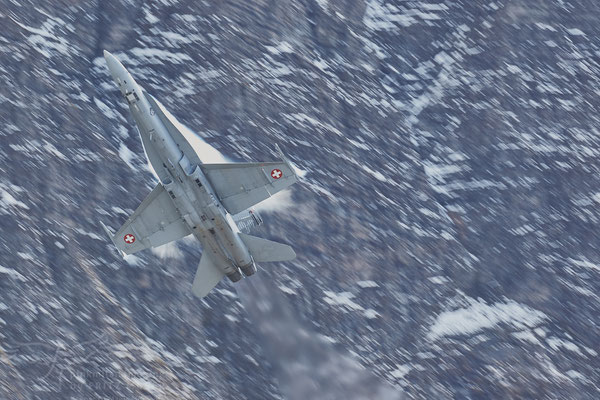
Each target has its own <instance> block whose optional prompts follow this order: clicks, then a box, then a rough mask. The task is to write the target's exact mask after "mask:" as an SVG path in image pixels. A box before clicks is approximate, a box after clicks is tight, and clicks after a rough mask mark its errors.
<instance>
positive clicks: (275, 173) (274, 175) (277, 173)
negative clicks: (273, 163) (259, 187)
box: [271, 169, 283, 179]
mask: <svg viewBox="0 0 600 400" xmlns="http://www.w3.org/2000/svg"><path fill="white" fill-rule="evenodd" d="M282 175H283V172H281V170H280V169H274V170H273V171H271V178H273V179H279V178H281V176H282Z"/></svg>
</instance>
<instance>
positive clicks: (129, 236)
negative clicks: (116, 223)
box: [123, 233, 135, 244]
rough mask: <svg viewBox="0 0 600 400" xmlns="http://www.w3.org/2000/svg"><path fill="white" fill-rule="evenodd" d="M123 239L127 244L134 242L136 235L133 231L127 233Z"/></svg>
mask: <svg viewBox="0 0 600 400" xmlns="http://www.w3.org/2000/svg"><path fill="white" fill-rule="evenodd" d="M123 240H124V241H125V243H127V244H132V243H133V242H135V236H133V235H132V234H131V233H128V234H127V235H125V237H123Z"/></svg>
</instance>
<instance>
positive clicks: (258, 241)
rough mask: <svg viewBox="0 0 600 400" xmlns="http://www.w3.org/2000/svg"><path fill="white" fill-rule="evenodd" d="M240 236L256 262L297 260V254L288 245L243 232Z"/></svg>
mask: <svg viewBox="0 0 600 400" xmlns="http://www.w3.org/2000/svg"><path fill="white" fill-rule="evenodd" d="M239 235H240V238H241V239H242V241H243V242H244V244H246V247H248V250H249V251H250V254H251V255H252V258H254V261H256V262H269V261H289V260H293V259H294V258H296V252H295V251H294V249H292V248H291V246H288V245H287V244H283V243H277V242H274V241H272V240H268V239H263V238H259V237H256V236H252V235H247V234H245V233H242V232H240V233H239Z"/></svg>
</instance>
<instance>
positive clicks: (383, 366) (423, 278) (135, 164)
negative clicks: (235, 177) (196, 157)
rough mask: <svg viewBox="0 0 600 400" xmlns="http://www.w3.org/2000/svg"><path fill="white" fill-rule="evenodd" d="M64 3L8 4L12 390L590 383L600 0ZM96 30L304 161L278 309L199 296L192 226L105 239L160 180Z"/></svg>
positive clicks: (103, 393)
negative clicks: (125, 245)
mask: <svg viewBox="0 0 600 400" xmlns="http://www.w3.org/2000/svg"><path fill="white" fill-rule="evenodd" d="M59 3H60V4H59ZM59 3H53V4H52V6H50V5H48V4H46V3H44V2H40V3H39V4H34V3H28V4H24V3H23V2H21V3H17V2H9V1H5V2H4V5H3V7H0V26H2V27H3V29H2V31H1V32H0V49H1V52H0V87H1V88H2V90H1V91H0V122H1V128H0V143H1V146H0V168H1V174H0V229H1V232H2V234H1V235H0V398H8V399H13V398H15V399H18V398H24V399H25V398H26V399H29V398H35V399H37V398H39V399H48V398H57V399H63V398H202V399H275V398H282V397H283V398H290V399H293V398H296V397H295V396H297V395H298V393H301V392H302V390H301V389H306V392H304V393H308V395H309V396H314V397H312V398H319V394H321V397H320V398H360V396H361V395H363V393H372V394H373V396H371V397H373V398H395V396H396V393H397V394H398V396H400V394H399V393H401V392H403V393H406V395H407V397H409V398H418V399H421V398H427V399H431V398H481V399H489V398H497V399H505V398H556V399H562V398H565V399H596V398H598V397H599V395H600V393H599V389H598V382H600V372H599V371H600V362H599V358H598V353H597V352H598V349H599V348H600V339H599V338H600V335H598V332H599V323H600V317H599V316H598V315H599V310H600V303H599V302H600V299H599V297H598V293H599V292H600V284H599V283H598V282H599V279H598V278H599V276H600V253H599V252H598V245H597V243H598V239H599V237H598V233H597V232H598V228H599V225H600V220H599V217H598V212H597V207H598V203H600V181H599V179H598V175H599V174H598V172H599V166H600V164H599V161H598V159H599V158H598V156H599V151H598V148H600V146H599V142H600V139H599V136H598V132H599V131H600V123H599V119H598V109H599V101H598V94H599V88H600V83H599V80H598V76H599V68H598V62H599V54H600V43H599V40H598V37H599V36H600V35H599V33H600V32H599V30H600V29H599V26H598V24H597V21H598V17H599V16H600V3H597V2H594V1H583V0H582V1H559V0H556V1H522V0H513V1H507V0H501V1H495V2H483V1H476V0H473V1H453V2H450V1H447V2H432V1H414V2H406V1H396V2H386V1H384V0H369V1H350V0H347V1H341V0H340V1H337V0H318V1H313V0H308V1H299V2H296V1H287V0H285V1H249V2H248V1H218V2H216V1H215V2H208V1H206V2H190V1H187V2H186V1H177V0H174V1H163V2H158V3H148V2H139V1H98V2H87V3H86V2H84V3H82V2H74V1H61V2H59ZM105 48H106V49H108V50H109V51H111V52H113V53H114V54H115V55H117V56H118V57H119V58H120V59H121V60H122V61H123V63H124V64H125V65H126V67H128V69H129V70H130V71H131V72H132V74H133V75H134V76H135V77H136V78H137V79H138V81H139V83H140V84H141V85H142V86H144V88H145V89H146V90H148V91H149V92H150V93H152V94H153V95H154V96H156V97H157V98H158V99H160V100H161V101H162V103H163V104H164V105H165V106H166V107H167V108H168V109H169V110H170V111H171V112H172V113H173V114H175V115H176V116H177V118H178V119H179V120H180V121H181V122H182V123H184V124H186V125H188V126H190V127H191V128H192V129H193V130H194V131H196V132H198V133H199V134H200V135H201V136H203V137H204V138H205V139H206V141H208V142H209V143H211V144H212V145H213V146H215V147H217V148H218V149H219V150H220V151H221V152H222V153H223V154H226V155H228V156H231V157H232V158H235V159H250V160H268V159H273V158H275V157H276V156H275V152H274V151H273V147H274V146H273V144H274V143H279V144H281V146H282V147H283V148H284V151H285V152H286V153H287V154H289V156H290V157H291V158H292V160H293V161H294V162H295V163H296V164H297V165H298V166H300V167H301V168H302V169H304V170H305V171H306V172H307V173H306V176H305V178H304V183H303V184H302V185H298V186H297V187H294V188H293V190H292V192H291V194H284V195H283V196H279V197H277V198H275V199H273V200H272V201H270V202H269V203H268V205H267V206H265V207H267V208H268V207H271V208H273V209H274V211H273V213H272V214H270V215H265V220H266V222H267V226H266V228H264V229H263V231H262V232H259V233H257V234H258V235H262V236H265V237H271V238H283V239H284V240H286V241H288V242H289V243H292V244H294V247H295V249H296V252H297V253H298V255H299V257H298V259H297V260H295V261H294V262H291V263H286V264H277V265H275V264H273V265H269V264H265V265H264V266H262V271H260V274H261V275H262V276H260V277H258V276H257V277H256V278H257V282H256V284H259V285H263V289H262V291H259V292H258V293H262V294H263V296H265V297H266V298H270V297H271V296H269V295H268V293H269V291H270V293H272V298H273V299H278V300H277V304H282V303H284V305H285V307H284V310H287V311H285V312H283V311H282V312H281V313H279V314H277V313H273V314H269V313H268V312H267V311H265V310H268V307H267V308H264V307H263V308H261V307H259V306H258V305H260V303H259V301H262V300H256V302H257V303H256V304H254V303H253V302H252V296H251V295H248V293H250V294H251V293H252V291H251V290H249V289H248V285H249V284H251V283H252V282H244V283H243V285H244V286H242V288H241V291H240V296H239V297H238V294H237V293H236V287H235V286H233V285H231V284H230V283H228V282H223V283H221V284H220V285H219V286H218V288H217V290H215V292H214V293H213V294H211V295H210V296H209V297H207V298H206V299H205V300H204V301H200V300H198V299H195V298H193V296H192V295H191V293H190V291H189V288H190V282H191V281H192V277H193V273H194V271H195V267H196V264H197V262H198V259H199V254H200V250H199V248H198V246H197V245H196V244H194V243H193V242H191V241H184V242H182V243H180V244H178V245H177V246H170V247H168V248H166V249H161V250H159V251H157V252H155V253H156V254H154V253H153V252H147V253H144V254H139V256H138V257H135V258H131V259H128V260H127V262H126V261H122V260H120V259H119V258H118V257H117V256H116V255H115V254H114V253H113V252H112V250H111V249H110V246H109V243H108V241H107V240H105V238H104V237H103V235H102V234H101V233H99V232H102V231H101V229H100V225H99V221H103V222H105V223H107V224H109V225H112V226H114V227H116V226H118V225H119V224H120V223H121V222H122V221H124V220H125V219H126V216H127V215H128V214H129V213H130V212H132V210H133V209H135V208H136V207H137V205H138V204H139V203H140V202H141V200H142V199H143V198H144V197H145V196H146V195H147V193H148V192H149V191H150V188H151V187H152V185H154V181H153V177H152V175H151V173H150V172H149V171H148V169H147V167H146V160H145V158H144V154H143V149H142V147H141V143H140V142H139V139H138V137H137V133H136V131H135V129H134V127H133V121H132V120H131V118H130V116H129V113H128V110H127V108H126V103H125V102H124V101H123V100H122V99H121V98H120V97H119V95H118V91H117V89H116V87H115V86H114V84H113V82H112V81H111V79H110V77H109V74H108V71H107V69H106V67H105V65H104V60H103V58H102V57H101V55H102V49H105ZM253 279H254V278H253ZM263 281H268V284H267V285H264V284H265V282H263ZM261 282H262V283H261ZM240 299H242V300H243V301H242V300H240ZM244 303H246V304H244ZM276 309H277V308H276ZM290 310H292V311H290ZM284 314H285V315H287V317H286V318H288V319H289V318H290V315H292V316H293V317H294V318H297V321H296V322H290V323H289V324H288V325H286V328H285V329H290V327H292V328H293V327H295V326H296V325H294V324H296V323H297V324H298V325H297V329H295V330H293V331H295V332H298V331H299V332H307V333H306V335H304V336H308V337H309V338H310V337H313V336H314V337H315V339H314V341H310V339H299V343H300V344H299V345H302V346H304V347H303V348H305V349H308V350H307V353H306V354H307V355H306V356H303V357H301V356H300V355H299V354H298V351H292V350H293V348H292V347H290V346H289V344H288V343H289V341H285V340H282V339H281V338H277V335H278V334H280V332H279V331H278V330H277V329H276V328H277V327H278V326H282V325H281V324H280V325H278V323H279V322H280V321H278V320H276V321H271V322H273V323H272V324H271V325H269V324H266V322H269V321H268V320H269V319H270V318H279V317H277V316H278V315H284ZM282 318H283V317H282ZM292 320H293V318H292ZM281 321H283V319H282V320H281ZM274 327H275V328H274ZM283 331H285V330H284V329H283V328H282V332H283ZM300 336H301V335H300ZM300 336H299V337H300ZM317 336H318V338H316V337H317ZM327 341H328V342H330V344H329V345H325V344H323V343H324V342H327ZM331 343H333V344H331ZM278 349H279V350H278ZM282 349H283V350H282ZM279 351H281V353H278V352H279ZM321 351H323V352H324V353H323V354H320V355H318V356H317V355H315V356H314V357H311V356H310V355H311V354H319V352H321ZM346 353H349V355H344V354H346ZM326 354H328V356H327V355H326ZM336 354H337V355H339V356H336ZM324 360H329V361H331V360H333V361H337V362H325V361H324ZM355 362H359V363H360V364H362V366H363V367H365V368H366V370H368V371H371V372H372V373H373V374H374V375H369V373H368V372H364V371H362V372H357V371H359V368H358V367H357V366H356V365H354V364H353V363H355ZM286 365H290V368H289V369H282V366H286ZM311 366H321V367H323V368H325V369H326V371H324V372H326V373H324V374H316V373H312V374H311V373H309V372H310V371H308V370H310V368H311ZM348 370H351V371H354V372H356V375H355V376H357V378H356V380H355V381H353V382H349V381H348V379H346V376H344V372H345V371H348ZM307 371H308V372H307ZM313 372H314V371H313ZM294 373H297V374H298V382H302V383H305V385H304V386H303V387H300V386H298V385H297V386H294V385H292V384H291V383H293V379H290V377H291V376H293V374H294ZM310 377H317V378H315V380H312V381H311V380H310V379H309V378H310ZM324 377H325V378H324ZM336 377H337V378H336ZM342 377H343V379H342ZM328 379H331V380H333V381H336V379H339V381H336V382H330V381H329V380H328ZM357 383H358V384H360V385H362V387H361V388H360V390H358V389H356V387H357ZM310 385H313V387H311V386H310ZM392 385H393V386H392ZM391 387H394V389H390V388H391ZM365 388H366V389H365ZM367 389H370V390H367ZM336 394H337V396H336ZM353 396H354V397H353ZM364 396H365V397H364V398H368V397H369V396H368V395H367V394H365V395H364Z"/></svg>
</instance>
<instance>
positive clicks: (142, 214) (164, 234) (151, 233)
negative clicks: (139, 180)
mask: <svg viewBox="0 0 600 400" xmlns="http://www.w3.org/2000/svg"><path fill="white" fill-rule="evenodd" d="M104 229H105V230H106V231H107V233H108V234H109V236H110V238H111V240H112V241H113V243H114V245H115V246H116V247H117V249H119V251H121V252H122V253H125V254H133V253H137V252H138V251H140V250H144V249H147V248H149V247H156V246H160V245H163V244H166V243H169V242H172V241H174V240H177V239H181V238H182V237H185V236H187V235H189V234H191V233H192V232H191V230H190V228H189V227H188V226H187V224H186V223H185V222H184V221H183V219H181V216H180V215H179V212H178V211H177V209H176V208H175V205H174V204H173V201H172V200H171V198H170V197H169V194H168V193H167V191H166V190H165V188H164V187H163V186H162V184H160V183H159V184H158V185H157V186H156V187H155V188H154V190H152V192H150V194H149V195H148V196H147V197H146V198H145V199H144V201H143V202H142V204H140V206H139V207H138V208H137V210H135V212H134V213H133V214H131V216H130V217H129V218H128V219H127V221H125V223H124V224H123V226H122V227H121V229H119V230H118V232H117V233H116V234H112V232H110V231H109V230H108V229H107V228H106V227H104Z"/></svg>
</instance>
